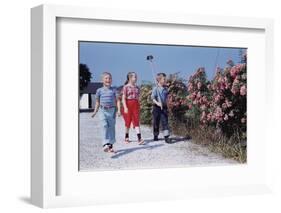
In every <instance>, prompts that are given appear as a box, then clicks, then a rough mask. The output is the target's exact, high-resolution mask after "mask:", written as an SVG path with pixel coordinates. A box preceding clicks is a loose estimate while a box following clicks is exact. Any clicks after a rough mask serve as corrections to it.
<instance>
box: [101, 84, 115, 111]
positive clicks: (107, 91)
mask: <svg viewBox="0 0 281 213" xmlns="http://www.w3.org/2000/svg"><path fill="white" fill-rule="evenodd" d="M117 97H118V94H117V89H116V88H114V87H109V88H108V87H101V88H99V89H97V92H96V98H97V99H98V100H99V101H100V105H101V106H103V107H113V106H116V100H117Z"/></svg>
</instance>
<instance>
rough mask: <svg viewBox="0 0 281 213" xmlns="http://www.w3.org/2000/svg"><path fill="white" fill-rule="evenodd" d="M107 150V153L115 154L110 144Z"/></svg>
mask: <svg viewBox="0 0 281 213" xmlns="http://www.w3.org/2000/svg"><path fill="white" fill-rule="evenodd" d="M108 148H109V150H108V152H111V153H116V152H115V151H114V149H113V146H112V144H110V145H109V146H108Z"/></svg>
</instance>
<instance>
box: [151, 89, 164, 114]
mask: <svg viewBox="0 0 281 213" xmlns="http://www.w3.org/2000/svg"><path fill="white" fill-rule="evenodd" d="M156 90H157V88H156V87H155V88H154V89H153V91H152V95H151V96H152V102H153V103H154V104H156V105H157V106H159V107H160V108H161V109H162V103H161V102H159V101H157V100H156V97H157V96H158V94H157V93H156Z"/></svg>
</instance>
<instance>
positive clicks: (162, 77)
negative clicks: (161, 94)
mask: <svg viewBox="0 0 281 213" xmlns="http://www.w3.org/2000/svg"><path fill="white" fill-rule="evenodd" d="M156 80H157V82H158V84H160V85H161V86H164V85H165V84H166V74H165V73H162V72H161V73H157V76H156Z"/></svg>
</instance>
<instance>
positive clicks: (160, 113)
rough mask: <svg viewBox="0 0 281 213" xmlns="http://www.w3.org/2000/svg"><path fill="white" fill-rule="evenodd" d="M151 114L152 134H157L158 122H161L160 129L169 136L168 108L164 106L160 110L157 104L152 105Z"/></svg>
mask: <svg viewBox="0 0 281 213" xmlns="http://www.w3.org/2000/svg"><path fill="white" fill-rule="evenodd" d="M152 116H153V134H154V136H158V135H159V127H160V122H161V124H162V130H163V135H164V136H169V135H170V132H169V122H168V109H167V107H164V108H163V109H162V110H161V108H160V107H159V106H155V105H153V109H152Z"/></svg>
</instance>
